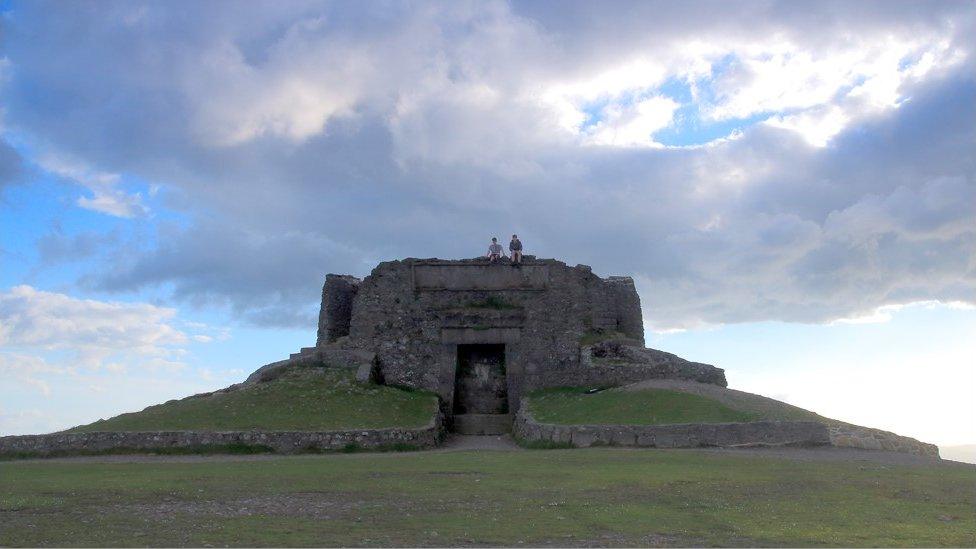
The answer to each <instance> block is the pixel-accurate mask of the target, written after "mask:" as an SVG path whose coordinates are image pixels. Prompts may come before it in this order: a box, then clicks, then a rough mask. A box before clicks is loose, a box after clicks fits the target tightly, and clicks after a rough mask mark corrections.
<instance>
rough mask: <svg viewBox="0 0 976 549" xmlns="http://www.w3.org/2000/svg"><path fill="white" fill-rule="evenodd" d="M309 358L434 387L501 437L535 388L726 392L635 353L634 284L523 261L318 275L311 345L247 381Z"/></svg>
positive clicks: (663, 357)
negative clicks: (630, 386)
mask: <svg viewBox="0 0 976 549" xmlns="http://www.w3.org/2000/svg"><path fill="white" fill-rule="evenodd" d="M316 363H327V364H334V365H344V366H357V367H358V368H359V370H358V374H357V375H358V377H359V379H360V380H361V381H367V380H371V381H375V382H378V383H384V384H389V385H397V386H405V387H413V388H417V389H425V390H429V391H432V392H434V393H436V394H437V395H438V396H439V397H440V400H441V408H442V412H443V414H444V416H445V418H446V419H447V422H448V425H451V426H452V428H453V429H454V430H456V431H458V432H462V433H481V434H490V433H496V432H503V431H507V430H508V429H509V428H510V426H511V422H512V417H513V414H514V413H516V412H517V411H518V407H519V403H520V401H521V397H522V396H523V395H524V394H526V393H528V392H530V391H534V390H538V389H545V388H550V387H559V386H590V387H594V388H596V387H607V386H612V385H622V384H626V383H633V382H636V381H643V380H647V379H659V378H672V379H685V380H691V381H698V382H703V383H711V384H716V385H720V386H722V387H725V386H726V380H725V373H724V371H723V370H721V369H720V368H716V367H714V366H710V365H707V364H700V363H696V362H689V361H687V360H684V359H681V358H679V357H677V356H675V355H672V354H670V353H665V352H662V351H657V350H653V349H647V348H645V347H644V328H643V320H642V316H641V306H640V298H639V297H638V295H637V291H636V289H635V287H634V281H633V279H631V278H630V277H618V276H611V277H607V278H601V277H599V276H597V275H595V274H594V273H593V272H592V270H591V269H590V267H588V266H586V265H577V266H575V267H570V266H568V265H566V264H565V263H563V262H560V261H556V260H553V259H537V258H534V257H532V256H526V257H525V258H524V264H523V265H522V266H521V267H519V268H516V267H513V266H511V265H509V264H507V263H505V262H501V263H496V264H489V263H488V262H487V261H486V260H483V259H464V260H440V259H404V260H401V261H388V262H383V263H380V264H379V265H378V266H377V267H376V268H375V269H373V271H372V273H371V274H370V275H369V276H367V277H366V278H364V279H362V280H360V279H358V278H355V277H352V276H348V275H335V274H330V275H327V276H326V279H325V285H324V286H323V288H322V306H321V311H320V316H319V326H318V341H317V342H316V346H315V347H309V348H305V349H302V351H301V352H300V353H296V354H294V355H292V357H291V358H290V359H288V360H286V361H281V362H277V363H273V364H269V365H267V366H265V367H263V368H261V369H260V370H258V371H256V372H255V373H254V374H252V375H251V377H250V378H248V381H260V380H262V379H268V378H270V377H273V376H275V372H279V371H281V369H282V368H286V367H289V366H292V365H295V364H316Z"/></svg>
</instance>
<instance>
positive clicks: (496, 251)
mask: <svg viewBox="0 0 976 549" xmlns="http://www.w3.org/2000/svg"><path fill="white" fill-rule="evenodd" d="M504 255H505V254H504V253H502V245H501V244H499V243H498V239H497V238H495V237H492V238H491V245H490V246H488V261H490V262H492V263H494V262H496V261H498V260H499V259H501V258H502V257H503V256H504Z"/></svg>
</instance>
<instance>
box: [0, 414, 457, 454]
mask: <svg viewBox="0 0 976 549" xmlns="http://www.w3.org/2000/svg"><path fill="white" fill-rule="evenodd" d="M442 438H443V420H442V417H441V415H440V414H437V415H436V416H434V417H433V418H431V420H430V422H429V423H428V424H427V425H425V426H424V427H418V428H414V429H405V428H387V429H347V430H341V431H150V432H136V431H132V432H94V433H53V434H49V435H19V436H6V437H0V456H5V455H8V456H9V455H23V454H36V455H38V456H44V455H47V454H51V453H59V454H61V453H65V452H67V453H70V452H78V453H88V452H100V451H111V450H118V449H125V450H146V451H152V450H161V449H168V448H192V447H197V446H221V445H228V444H244V445H253V446H267V447H269V448H271V449H273V450H274V451H275V452H279V453H283V454H289V453H300V452H308V451H330V450H342V449H344V448H347V447H349V446H355V447H357V448H361V449H382V448H384V447H390V446H395V445H407V446H413V447H416V448H418V449H419V448H433V447H436V446H437V445H438V444H440V442H441V440H442Z"/></svg>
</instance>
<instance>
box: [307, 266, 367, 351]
mask: <svg viewBox="0 0 976 549" xmlns="http://www.w3.org/2000/svg"><path fill="white" fill-rule="evenodd" d="M360 282H361V281H360V280H359V279H358V278H356V277H353V276H348V275H336V274H329V275H326V276H325V284H323V285H322V306H321V307H320V308H319V329H318V338H317V340H316V346H322V345H325V344H327V343H331V342H333V341H335V340H337V339H339V338H340V337H343V336H347V335H349V322H350V320H351V319H352V306H353V300H354V299H355V298H356V293H357V292H358V291H359V284H360Z"/></svg>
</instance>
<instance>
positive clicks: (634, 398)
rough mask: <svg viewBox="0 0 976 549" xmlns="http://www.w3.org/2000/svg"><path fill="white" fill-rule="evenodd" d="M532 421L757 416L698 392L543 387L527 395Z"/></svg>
mask: <svg viewBox="0 0 976 549" xmlns="http://www.w3.org/2000/svg"><path fill="white" fill-rule="evenodd" d="M529 409H530V410H531V412H532V415H533V416H534V417H535V419H536V421H539V422H541V423H556V424H562V425H574V424H615V425H661V424H668V423H728V422H740V421H755V420H758V419H761V416H760V415H759V414H757V413H754V412H746V411H739V410H735V409H733V408H730V407H728V406H725V405H724V404H721V403H720V402H718V401H716V400H713V399H711V398H707V397H704V396H700V395H694V394H689V393H684V392H678V391H673V390H669V389H643V390H640V391H622V390H619V389H609V390H606V391H601V392H598V393H594V394H586V392H585V389H581V388H559V389H547V390H543V391H538V392H535V393H533V394H532V395H531V396H530V397H529Z"/></svg>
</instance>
